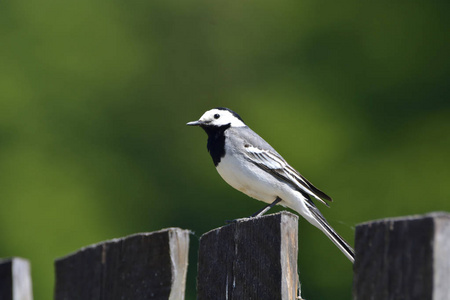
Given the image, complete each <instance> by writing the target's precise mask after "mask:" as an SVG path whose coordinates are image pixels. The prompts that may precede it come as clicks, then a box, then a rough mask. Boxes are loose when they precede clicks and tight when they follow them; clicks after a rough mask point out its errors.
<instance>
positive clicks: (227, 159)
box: [216, 148, 279, 203]
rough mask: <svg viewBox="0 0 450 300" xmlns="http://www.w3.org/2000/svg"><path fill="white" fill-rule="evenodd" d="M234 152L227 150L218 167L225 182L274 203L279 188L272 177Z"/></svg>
mask: <svg viewBox="0 0 450 300" xmlns="http://www.w3.org/2000/svg"><path fill="white" fill-rule="evenodd" d="M232 151H233V149H227V148H226V154H225V156H224V157H222V159H221V161H220V163H219V164H218V165H217V167H216V169H217V172H218V173H219V174H220V176H221V177H222V178H223V180H225V181H226V182H227V183H228V184H229V185H231V186H232V187H234V188H235V189H237V190H239V191H241V192H243V193H244V194H247V195H248V196H250V197H252V198H255V199H257V200H261V201H264V202H266V203H271V202H272V201H274V200H275V198H276V197H277V196H278V195H277V190H278V188H279V187H277V186H274V182H273V178H270V177H271V175H269V174H267V173H266V172H263V171H261V169H259V168H258V167H257V166H255V165H253V164H252V163H250V162H249V161H247V160H245V158H244V157H243V156H242V154H237V153H234V152H232Z"/></svg>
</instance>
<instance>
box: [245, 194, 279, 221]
mask: <svg viewBox="0 0 450 300" xmlns="http://www.w3.org/2000/svg"><path fill="white" fill-rule="evenodd" d="M280 201H281V198H280V197H277V198H275V201H273V202H272V203H270V204H268V205H266V206H264V207H263V208H262V209H260V210H258V211H257V212H255V213H254V214H253V215H251V216H250V218H254V217H260V216H262V215H263V214H265V213H266V212H267V211H268V210H269V209H271V208H272V207H274V206H275V205H277V204H278V203H280Z"/></svg>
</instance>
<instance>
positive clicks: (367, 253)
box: [353, 213, 450, 300]
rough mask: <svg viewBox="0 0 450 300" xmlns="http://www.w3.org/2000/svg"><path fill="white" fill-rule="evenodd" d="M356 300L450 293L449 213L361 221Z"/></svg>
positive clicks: (435, 297) (406, 299) (437, 298)
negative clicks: (362, 222)
mask: <svg viewBox="0 0 450 300" xmlns="http://www.w3.org/2000/svg"><path fill="white" fill-rule="evenodd" d="M355 252H356V260H355V264H354V281H353V296H354V299H355V300H368V299H385V300H391V299H392V300H394V299H402V300H410V299H420V300H423V299H430V300H444V299H450V284H449V283H450V214H447V213H431V214H427V215H423V216H412V217H404V218H393V219H384V220H379V221H373V222H368V223H364V224H361V225H358V226H357V228H356V234H355Z"/></svg>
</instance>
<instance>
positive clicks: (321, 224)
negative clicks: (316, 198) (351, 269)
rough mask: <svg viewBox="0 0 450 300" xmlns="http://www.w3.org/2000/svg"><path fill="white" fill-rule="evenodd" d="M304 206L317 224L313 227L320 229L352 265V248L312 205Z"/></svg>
mask: <svg viewBox="0 0 450 300" xmlns="http://www.w3.org/2000/svg"><path fill="white" fill-rule="evenodd" d="M306 205H307V207H308V208H309V211H310V212H311V213H312V215H313V217H314V219H315V221H316V222H317V224H314V225H316V227H318V228H319V229H321V230H322V231H323V232H324V233H325V235H326V236H327V237H328V238H329V239H330V240H331V241H332V242H333V243H334V244H335V245H336V246H337V247H338V248H339V250H341V251H342V253H344V254H345V256H347V258H348V259H349V260H350V261H351V262H352V263H354V262H355V251H354V250H353V249H352V247H350V245H349V244H348V243H347V242H346V241H345V240H344V239H343V238H342V237H341V236H340V235H339V234H338V233H337V232H336V231H335V230H334V229H333V228H332V227H331V226H330V224H328V222H327V220H325V218H324V216H322V214H321V213H320V211H319V209H317V207H315V206H314V204H311V203H307V204H306ZM317 225H318V226H317Z"/></svg>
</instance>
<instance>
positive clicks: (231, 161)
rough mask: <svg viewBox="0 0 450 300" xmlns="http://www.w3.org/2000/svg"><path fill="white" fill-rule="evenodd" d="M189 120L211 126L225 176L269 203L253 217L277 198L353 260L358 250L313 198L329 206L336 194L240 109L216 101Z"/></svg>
mask: <svg viewBox="0 0 450 300" xmlns="http://www.w3.org/2000/svg"><path fill="white" fill-rule="evenodd" d="M186 125H188V126H199V127H201V128H202V129H203V130H204V131H205V132H206V134H207V135H208V140H207V149H208V152H209V154H210V155H211V157H212V160H213V163H214V166H215V167H216V170H217V172H218V173H219V174H220V176H221V177H222V179H223V180H224V181H225V182H227V183H228V184H229V185H231V186H232V187H233V188H235V189H237V190H238V191H241V192H243V193H244V194H246V195H248V196H250V197H251V198H254V199H257V200H260V201H263V202H265V203H268V205H267V206H265V207H264V208H263V209H261V210H259V211H258V212H256V213H255V214H253V215H252V216H251V217H257V216H261V215H263V214H264V213H266V212H267V211H268V210H269V209H270V208H272V207H273V206H275V205H277V204H279V205H282V206H285V207H289V208H291V209H292V210H294V211H296V212H297V213H299V214H300V215H301V216H302V217H304V218H305V219H306V220H307V221H308V222H309V223H311V224H312V225H314V226H315V227H317V228H318V229H320V230H321V231H322V232H323V233H324V234H325V235H326V236H327V237H328V238H329V239H330V240H331V241H332V242H333V243H334V244H335V245H336V246H337V247H338V248H339V250H341V251H342V252H343V253H344V255H345V256H346V257H347V258H348V259H349V260H350V261H351V262H352V263H354V257H355V254H354V250H353V249H352V247H351V246H350V245H349V244H348V243H347V242H346V241H345V240H344V239H343V238H342V237H341V236H340V235H339V234H338V233H337V232H336V231H335V230H334V229H333V228H332V227H331V225H330V224H329V223H328V222H327V220H326V219H325V217H324V216H323V215H322V213H321V212H320V211H319V209H318V208H317V207H316V205H315V204H314V202H313V200H312V199H315V200H317V201H319V202H321V203H323V204H325V205H326V206H329V205H328V203H327V201H329V202H331V201H332V198H331V197H330V196H328V195H327V194H325V193H324V192H322V191H321V190H319V189H318V188H316V187H315V186H314V185H313V184H312V183H311V182H310V181H308V180H307V179H306V178H305V177H304V176H302V175H301V174H300V173H299V172H298V171H297V170H295V169H294V168H293V167H291V166H290V165H289V164H288V163H287V162H286V160H285V159H284V158H283V157H282V156H281V155H280V154H278V152H277V151H276V150H275V149H274V148H273V147H272V146H271V145H270V144H269V143H267V142H266V141H265V140H264V139H263V138H262V137H260V136H259V135H258V134H257V133H256V132H254V131H253V130H252V129H250V128H249V127H248V126H247V125H246V124H245V123H244V121H243V120H242V118H241V117H240V116H239V115H238V114H237V113H236V112H234V111H232V110H231V109H229V108H225V107H216V108H213V109H210V110H208V111H206V112H205V113H204V114H203V115H202V116H201V117H200V119H198V120H197V121H192V122H188V123H187V124H186Z"/></svg>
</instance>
